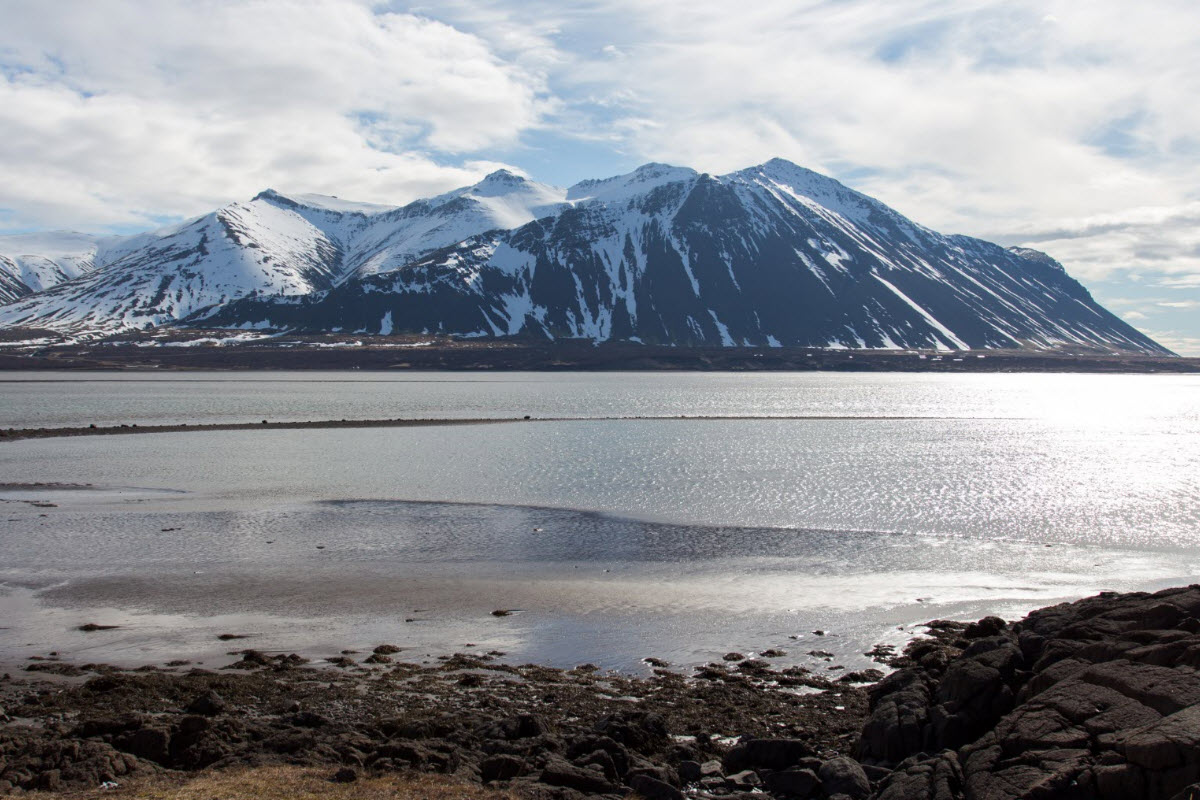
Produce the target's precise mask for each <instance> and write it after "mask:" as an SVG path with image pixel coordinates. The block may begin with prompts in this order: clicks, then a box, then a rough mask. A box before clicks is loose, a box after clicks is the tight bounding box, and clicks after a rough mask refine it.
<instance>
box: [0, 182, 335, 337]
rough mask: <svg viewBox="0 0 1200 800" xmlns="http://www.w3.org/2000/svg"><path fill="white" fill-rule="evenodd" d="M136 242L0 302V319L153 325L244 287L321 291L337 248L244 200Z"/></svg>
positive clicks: (80, 329) (79, 328) (91, 327)
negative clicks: (99, 262)
mask: <svg viewBox="0 0 1200 800" xmlns="http://www.w3.org/2000/svg"><path fill="white" fill-rule="evenodd" d="M138 244H139V245H140V246H138V247H136V248H134V249H133V250H132V251H131V252H128V253H126V254H124V255H122V257H120V258H117V259H115V260H112V261H111V262H110V263H107V264H106V265H104V266H98V267H96V268H95V269H93V270H91V271H89V272H87V273H85V274H84V275H82V276H80V277H78V278H76V279H74V280H71V281H68V282H66V283H61V284H59V285H57V286H55V287H53V288H51V289H49V290H47V291H44V292H40V293H38V294H36V295H33V296H30V297H28V298H25V299H23V300H19V301H17V302H15V303H10V304H8V305H6V306H0V324H3V325H27V326H36V327H48V328H52V329H56V330H62V331H65V332H70V333H87V332H96V331H117V330H128V329H130V328H142V327H146V326H154V325H161V324H163V323H165V322H170V321H173V320H176V319H181V318H183V317H185V316H187V315H189V314H192V313H194V312H196V311H199V310H200V309H203V308H206V307H209V306H212V305H214V304H219V303H224V302H228V301H229V300H232V299H234V298H237V297H242V296H245V295H247V294H250V293H253V292H263V293H267V294H273V295H290V294H303V293H307V292H311V291H314V290H319V289H328V288H330V287H331V286H332V285H333V279H334V277H335V276H337V275H338V274H339V272H338V267H339V264H340V255H341V254H340V251H339V250H338V248H337V246H336V245H335V244H333V243H332V242H331V241H330V240H329V239H328V238H327V237H326V236H325V235H324V234H323V233H322V232H321V231H320V230H319V229H317V228H316V227H314V226H313V225H311V224H310V223H308V222H307V221H306V220H305V219H303V218H302V217H300V216H299V215H297V214H294V213H291V212H289V211H287V210H286V209H282V208H279V207H277V206H275V205H273V204H270V203H263V202H253V201H252V202H251V203H234V204H233V205H230V206H227V207H225V208H223V209H221V210H220V211H217V212H214V213H212V214H208V215H206V216H203V217H200V218H199V219H196V220H193V221H192V222H190V223H187V224H184V225H182V226H176V227H174V228H169V229H166V230H164V231H160V232H158V233H157V234H153V235H149V236H143V237H141V238H140V239H139V241H138Z"/></svg>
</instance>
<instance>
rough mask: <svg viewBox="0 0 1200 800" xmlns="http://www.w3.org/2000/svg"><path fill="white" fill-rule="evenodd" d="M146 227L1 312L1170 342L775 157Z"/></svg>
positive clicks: (58, 318) (734, 335) (376, 327)
mask: <svg viewBox="0 0 1200 800" xmlns="http://www.w3.org/2000/svg"><path fill="white" fill-rule="evenodd" d="M147 236H148V237H149V238H147V239H146V240H145V241H144V242H143V243H142V244H141V245H140V246H139V247H138V248H136V249H134V250H133V251H132V252H129V253H127V254H126V255H124V256H123V257H121V258H119V259H117V260H114V261H110V262H108V263H106V264H105V265H104V266H97V267H95V268H93V269H91V270H90V271H88V272H85V273H84V274H82V275H81V276H79V277H76V278H74V279H73V280H68V281H66V282H65V283H61V284H59V285H58V286H55V287H53V288H50V289H48V290H44V291H41V292H38V293H36V294H33V295H30V296H28V297H26V298H24V299H22V300H18V301H17V302H15V303H11V304H9V305H7V306H0V324H7V325H17V324H20V325H28V326H39V327H50V328H57V329H60V330H70V331H92V330H120V329H128V328H132V327H142V326H145V325H160V324H167V323H176V322H178V323H180V324H185V325H193V326H203V327H230V328H267V329H291V330H302V331H318V330H321V331H325V330H341V331H361V332H364V333H385V334H387V333H396V332H415V333H420V332H445V333H454V334H459V335H464V336H508V335H525V336H535V337H543V338H549V339H558V338H575V339H577V338H584V339H592V340H610V339H624V340H632V341H641V342H646V343H660V344H676V345H702V344H710V345H711V344H723V345H755V346H776V345H799V346H810V347H849V348H922V349H926V348H928V349H943V350H945V349H969V348H997V347H1000V348H1011V347H1026V348H1053V347H1058V346H1062V345H1086V346H1091V347H1097V348H1102V349H1105V350H1124V351H1135V352H1154V353H1163V352H1166V351H1165V350H1164V349H1163V348H1162V347H1161V346H1159V345H1158V344H1156V343H1155V342H1153V341H1152V340H1150V339H1149V338H1147V337H1146V336H1144V335H1143V334H1141V333H1139V332H1138V331H1136V330H1135V329H1133V328H1132V327H1130V326H1129V325H1127V324H1126V323H1124V322H1122V321H1121V320H1119V319H1118V318H1117V317H1115V316H1113V315H1112V314H1110V313H1109V312H1108V311H1106V310H1105V309H1103V308H1102V307H1100V306H1099V305H1098V304H1097V303H1096V302H1095V301H1094V300H1093V299H1092V298H1091V296H1090V295H1089V294H1088V292H1087V290H1086V289H1084V288H1083V286H1081V285H1080V284H1079V283H1078V282H1076V281H1075V280H1073V279H1072V278H1071V277H1070V276H1069V275H1067V273H1066V271H1065V270H1064V269H1063V267H1062V266H1061V265H1060V264H1058V263H1057V262H1056V261H1054V260H1053V259H1052V258H1050V257H1049V256H1047V255H1045V254H1043V253H1039V252H1037V251H1032V250H1024V249H1016V248H1014V249H1007V250H1006V249H1004V248H1002V247H1000V246H998V245H995V244H991V243H989V242H985V241H981V240H978V239H972V238H970V237H965V236H944V235H942V234H939V233H937V232H935V231H932V230H929V229H928V228H924V227H922V226H920V225H918V224H916V223H914V222H911V221H910V220H908V219H906V218H904V217H903V216H901V215H900V214H898V213H897V212H895V211H893V210H892V209H890V208H888V207H887V206H885V205H883V204H882V203H880V202H878V201H876V200H873V199H871V198H870V197H867V196H865V195H862V194H860V193H858V192H855V191H853V190H851V189H849V188H847V187H845V186H843V185H842V184H840V183H838V182H837V181H835V180H833V179H831V178H827V177H824V176H822V175H819V174H817V173H815V172H812V171H810V170H807V169H803V168H801V167H798V166H796V165H795V164H791V163H789V162H787V161H783V160H780V159H776V160H772V161H769V162H767V163H765V164H761V165H759V166H755V167H750V168H748V169H744V170H740V171H738V172H733V173H730V174H728V175H721V176H712V175H707V174H700V173H697V172H695V171H694V170H691V169H687V168H682V167H672V166H667V165H663V164H647V165H645V166H643V167H640V168H638V169H637V170H635V171H634V172H632V173H630V174H628V175H623V176H618V177H615V178H609V179H606V180H591V181H584V182H583V183H580V184H577V185H575V186H572V187H571V188H570V189H568V190H566V191H563V190H559V189H554V188H552V187H548V186H543V185H540V184H536V183H533V182H532V181H528V180H526V179H524V178H522V177H520V176H517V175H514V174H512V173H508V172H504V171H501V172H497V173H493V174H492V175H489V176H488V177H487V178H485V179H484V180H483V181H481V182H480V183H478V184H476V185H475V186H471V187H466V188H464V189H460V190H456V191H454V192H450V193H448V194H445V195H441V196H439V197H435V198H431V199H428V200H419V201H417V202H414V203H411V204H409V205H407V206H404V207H402V208H388V207H384V206H363V205H361V204H353V203H346V202H345V201H340V200H337V199H336V198H319V197H312V196H292V197H288V196H284V195H281V194H279V193H276V192H272V191H267V192H263V193H262V194H260V195H259V196H258V197H256V198H254V200H252V201H250V202H249V203H235V204H233V205H231V206H228V207H226V208H224V209H221V210H219V211H217V212H215V213H214V214H211V215H208V216H206V217H202V218H200V219H198V220H195V221H193V222H191V223H187V224H185V225H183V226H178V227H177V228H175V229H171V230H169V231H165V232H158V233H155V234H151V235H147ZM0 241H2V240H0ZM4 251H5V248H4V246H3V244H0V252H4Z"/></svg>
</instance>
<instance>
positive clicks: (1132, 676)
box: [856, 586, 1200, 800]
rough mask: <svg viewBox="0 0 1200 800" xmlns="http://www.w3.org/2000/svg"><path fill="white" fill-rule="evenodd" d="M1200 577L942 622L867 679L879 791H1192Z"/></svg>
mask: <svg viewBox="0 0 1200 800" xmlns="http://www.w3.org/2000/svg"><path fill="white" fill-rule="evenodd" d="M1198 617H1200V587H1198V586H1191V587H1187V588H1182V589H1171V590H1168V591H1164V592H1159V593H1157V594H1133V595H1115V594H1111V593H1106V594H1101V595H1100V596H1098V597H1092V598H1088V599H1086V600H1082V601H1079V602H1077V603H1070V604H1064V605H1060V606H1054V607H1052V608H1046V609H1042V610H1040V611H1036V612H1034V613H1033V614H1030V615H1029V617H1027V618H1026V619H1025V620H1023V621H1021V622H1020V623H1017V624H1015V625H1012V626H1008V625H1006V624H1005V623H1004V622H1003V621H1002V620H999V619H995V618H987V619H983V620H980V621H979V622H977V623H974V624H972V625H968V626H965V627H963V628H961V629H960V628H959V627H958V626H947V627H945V628H943V631H942V633H941V635H940V636H939V641H937V642H931V643H925V644H918V645H916V646H914V647H910V648H909V651H908V653H907V659H908V661H909V662H910V665H909V666H908V667H906V668H904V669H901V670H899V671H898V672H895V673H893V674H892V675H889V676H888V677H887V678H885V679H884V680H883V681H881V682H880V683H879V684H877V685H876V686H875V687H873V688H872V690H871V709H872V710H871V718H870V720H869V721H868V722H867V724H866V726H865V727H864V729H863V736H862V739H861V740H860V742H859V744H858V747H857V749H856V756H857V757H858V758H859V759H861V760H862V761H863V762H864V763H866V764H873V765H878V766H882V767H885V768H894V772H892V773H891V774H890V775H889V776H888V777H887V778H886V779H884V780H883V781H881V783H880V786H879V790H878V792H877V795H876V796H877V797H879V798H880V800H901V798H936V800H957V799H958V798H967V799H968V800H1001V799H1002V798H1003V799H1007V798H1081V799H1082V798H1098V799H1102V800H1109V799H1110V798H1111V800H1119V799H1122V798H1164V800H1165V799H1166V798H1179V800H1191V798H1193V797H1200V783H1198V782H1200V676H1198V675H1197V669H1200V621H1198Z"/></svg>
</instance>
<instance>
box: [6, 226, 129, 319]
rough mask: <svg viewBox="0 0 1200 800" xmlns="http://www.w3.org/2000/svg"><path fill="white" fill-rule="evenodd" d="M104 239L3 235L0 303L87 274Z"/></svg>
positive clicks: (77, 235)
mask: <svg viewBox="0 0 1200 800" xmlns="http://www.w3.org/2000/svg"><path fill="white" fill-rule="evenodd" d="M102 238H104V237H99V236H90V235H88V234H86V233H68V232H62V233H23V234H16V235H10V236H0V303H7V302H10V301H12V300H16V299H17V298H19V297H24V296H25V295H27V294H32V293H34V292H40V291H42V290H43V289H49V288H50V287H51V286H54V285H55V284H58V283H62V282H63V281H67V280H71V279H72V278H77V277H79V276H80V275H82V274H83V273H85V272H87V271H88V270H89V269H91V268H92V266H93V265H94V260H95V256H96V251H97V249H98V247H99V244H98V243H99V241H100V240H101V239H102ZM110 238H111V237H110Z"/></svg>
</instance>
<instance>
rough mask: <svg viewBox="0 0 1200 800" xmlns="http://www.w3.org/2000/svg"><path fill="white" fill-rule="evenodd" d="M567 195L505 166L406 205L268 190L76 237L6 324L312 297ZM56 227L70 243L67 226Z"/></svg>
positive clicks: (111, 325) (78, 321)
mask: <svg viewBox="0 0 1200 800" xmlns="http://www.w3.org/2000/svg"><path fill="white" fill-rule="evenodd" d="M564 198H565V192H563V191H561V190H555V189H553V188H552V187H547V186H542V185H541V184H538V183H534V182H532V181H527V180H525V179H523V178H520V177H518V176H516V175H513V174H512V173H510V172H507V171H505V170H500V171H499V172H495V173H493V174H491V175H489V176H488V177H486V178H484V179H483V180H482V181H480V182H479V183H478V184H475V185H474V186H469V187H466V188H464V189H458V190H456V191H454V192H450V193H447V194H445V195H441V196H439V197H435V198H431V199H428V200H419V201H417V202H415V203H411V204H409V205H407V206H404V207H403V208H395V207H391V206H378V205H372V204H368V203H353V202H347V201H344V200H339V199H338V198H336V197H326V196H322V195H297V196H295V197H289V196H286V195H283V194H280V193H279V192H275V191H272V190H270V189H268V190H266V191H264V192H262V193H260V194H259V195H258V196H257V197H255V198H254V199H253V200H250V201H249V202H246V203H233V204H231V205H228V206H226V207H224V208H221V209H219V210H217V211H214V212H213V213H211V214H207V215H205V216H203V217H199V218H197V219H194V220H191V221H189V222H185V223H183V224H181V225H176V226H172V227H169V228H164V229H162V230H159V231H155V232H153V233H148V234H140V235H138V236H133V237H109V238H108V239H105V240H93V241H92V242H91V243H90V249H88V248H87V247H85V245H88V244H89V243H88V242H87V241H85V240H84V239H80V240H79V242H78V245H79V246H78V247H77V248H76V251H72V252H73V255H72V256H70V258H69V259H68V258H63V257H59V258H57V259H55V260H54V263H56V264H57V263H60V262H61V264H62V265H63V268H62V269H61V270H60V272H61V274H59V275H55V276H52V278H55V277H56V278H57V280H53V279H51V280H46V281H42V282H40V283H39V284H38V285H37V286H33V285H31V284H29V283H28V282H27V281H26V282H23V283H24V284H25V286H27V287H29V288H30V289H32V290H33V292H36V293H30V292H29V291H21V286H19V285H18V286H15V291H14V292H13V298H12V299H14V300H16V301H17V302H13V303H10V304H9V305H5V306H0V326H3V325H23V326H31V327H42V328H50V329H54V330H61V331H64V332H68V333H97V332H116V331H121V330H129V329H134V328H145V327H154V326H158V325H163V324H169V323H173V322H176V321H178V320H182V319H184V318H186V317H188V316H190V315H192V314H195V313H197V312H200V311H204V310H207V309H211V308H213V307H215V306H220V305H221V304H224V303H228V302H229V301H231V300H235V299H237V298H241V297H247V296H253V295H266V296H271V297H277V298H286V297H295V296H303V295H308V294H312V293H315V292H321V291H325V290H328V289H331V288H333V287H334V286H336V285H337V284H339V283H341V282H343V281H345V280H347V279H349V278H354V277H359V276H367V275H371V274H374V273H375V272H378V271H381V270H392V269H397V268H399V267H402V266H404V265H406V264H408V263H409V262H411V261H412V260H414V259H415V258H417V257H418V256H420V255H422V254H424V253H427V252H430V251H432V250H435V249H437V248H440V247H445V246H447V245H450V244H453V243H454V242H457V241H460V240H462V239H464V238H466V237H469V236H472V235H475V234H477V233H480V232H483V231H487V230H490V229H494V228H512V227H516V226H519V225H521V224H524V223H526V222H528V221H530V220H532V219H534V217H535V216H536V215H538V214H541V213H552V212H553V211H555V210H557V209H558V208H559V207H560V206H563V205H565V203H564V202H563V201H564ZM55 236H56V237H57V238H56V239H55V240H54V241H55V242H58V241H59V240H61V241H62V242H63V243H64V247H60V248H59V249H62V250H64V251H65V244H66V243H68V242H69V241H71V240H69V239H68V236H69V235H57V234H56V235H55ZM24 239H25V237H19V236H10V237H0V253H4V252H10V251H11V252H16V251H19V250H22V249H29V248H28V247H24V246H23V245H22V243H21V240H24ZM96 241H100V243H101V245H103V246H100V245H97V244H96ZM55 247H58V245H57V244H55ZM54 252H55V253H57V252H58V250H54ZM36 258H37V257H35V256H24V257H23V261H21V262H19V263H21V264H25V263H32V262H34V259H36ZM70 259H73V261H72V260H70ZM43 260H46V261H49V259H43ZM73 265H77V266H73ZM46 272H47V274H48V273H49V270H48V269H47V270H46ZM0 280H2V278H0ZM43 287H48V288H44V290H42V291H39V289H43Z"/></svg>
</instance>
